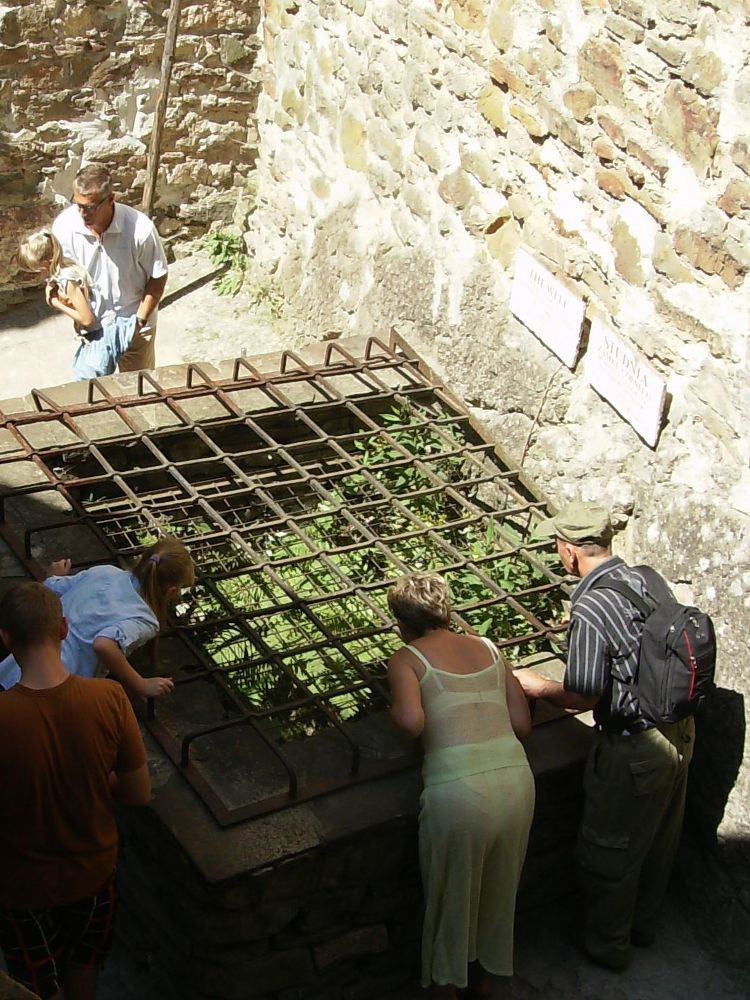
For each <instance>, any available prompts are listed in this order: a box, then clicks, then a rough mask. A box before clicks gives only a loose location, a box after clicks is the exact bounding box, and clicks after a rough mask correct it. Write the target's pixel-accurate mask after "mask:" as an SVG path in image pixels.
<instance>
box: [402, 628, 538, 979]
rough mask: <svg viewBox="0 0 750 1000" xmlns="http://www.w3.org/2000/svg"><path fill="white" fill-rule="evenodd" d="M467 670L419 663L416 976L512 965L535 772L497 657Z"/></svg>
mask: <svg viewBox="0 0 750 1000" xmlns="http://www.w3.org/2000/svg"><path fill="white" fill-rule="evenodd" d="M484 641H485V642H486V644H487V646H488V647H489V649H490V650H491V651H492V653H493V656H494V660H493V662H492V663H491V664H490V666H489V667H487V668H485V669H484V670H479V671H476V672H475V673H472V674H453V673H450V672H448V671H445V670H437V669H436V668H435V667H433V666H432V664H431V663H430V662H429V660H428V659H427V658H426V657H425V656H424V655H423V654H422V653H421V652H420V651H419V650H418V649H416V648H415V647H414V646H408V647H407V648H408V649H409V650H410V651H411V652H412V653H414V654H415V656H417V657H418V659H419V660H420V661H421V662H422V663H423V664H424V667H425V672H424V675H423V676H422V678H421V681H420V685H421V695H422V707H423V709H424V713H425V726H424V731H423V734H422V740H423V743H424V750H425V757H424V765H423V779H424V791H423V792H422V798H421V802H420V805H421V810H420V815H419V857H420V867H421V871H422V882H423V885H424V894H425V918H424V926H423V931H422V985H423V986H429V985H430V983H433V982H434V983H438V984H440V985H446V984H449V983H452V984H453V985H455V986H457V987H465V986H466V984H467V973H466V967H467V965H468V963H469V962H473V961H475V960H477V959H478V960H479V962H481V964H482V966H483V967H484V968H485V969H486V970H487V972H490V973H493V974H494V975H498V976H510V975H512V974H513V920H514V913H515V903H516V891H517V889H518V881H519V878H520V874H521V868H522V867H523V862H524V858H525V856H526V845H527V842H528V836H529V828H530V826H531V819H532V814H533V811H534V778H533V776H532V773H531V768H530V767H529V763H528V761H527V759H526V754H525V752H524V749H523V747H522V746H521V744H520V742H519V741H518V739H517V738H516V736H515V734H514V733H513V729H512V726H511V723H510V715H509V712H508V705H507V700H506V692H505V667H504V665H503V662H502V660H501V659H500V657H499V655H498V653H497V650H496V649H495V647H494V646H493V645H492V643H490V642H489V641H488V640H484Z"/></svg>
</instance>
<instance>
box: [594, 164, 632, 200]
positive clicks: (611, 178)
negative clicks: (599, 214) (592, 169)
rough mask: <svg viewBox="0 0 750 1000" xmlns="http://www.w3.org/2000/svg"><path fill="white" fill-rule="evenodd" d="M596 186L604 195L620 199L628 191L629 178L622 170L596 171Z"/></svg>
mask: <svg viewBox="0 0 750 1000" xmlns="http://www.w3.org/2000/svg"><path fill="white" fill-rule="evenodd" d="M596 184H597V187H599V188H601V190H602V191H604V192H605V194H609V195H612V197H613V198H617V199H622V198H624V197H625V195H626V194H627V193H628V192H629V190H630V178H629V177H628V176H627V174H626V173H625V171H624V170H622V169H619V170H597V171H596Z"/></svg>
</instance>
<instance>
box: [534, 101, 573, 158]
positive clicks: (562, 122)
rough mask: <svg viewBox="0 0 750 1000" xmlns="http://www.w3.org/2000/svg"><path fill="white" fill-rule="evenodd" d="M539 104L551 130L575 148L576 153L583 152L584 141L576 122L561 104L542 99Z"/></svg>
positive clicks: (562, 140)
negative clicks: (564, 110)
mask: <svg viewBox="0 0 750 1000" xmlns="http://www.w3.org/2000/svg"><path fill="white" fill-rule="evenodd" d="M537 106H538V108H539V111H540V112H541V114H542V115H543V116H544V120H545V122H546V123H547V128H548V130H549V132H550V133H551V134H552V135H556V136H557V137H558V139H560V141H561V142H562V143H564V144H565V145H566V146H568V147H569V148H570V149H574V150H575V151H576V153H583V151H584V141H583V139H582V138H581V130H580V129H579V128H578V126H577V124H576V122H575V121H574V120H571V118H570V117H569V116H568V115H567V114H565V112H563V111H562V109H561V108H560V107H559V105H557V104H553V103H552V101H547V100H540V101H539V102H538V105H537Z"/></svg>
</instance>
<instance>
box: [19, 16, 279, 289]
mask: <svg viewBox="0 0 750 1000" xmlns="http://www.w3.org/2000/svg"><path fill="white" fill-rule="evenodd" d="M168 8H169V2H168V0H97V2H95V3H89V2H84V0H74V2H72V3H62V2H60V0H34V2H33V3H32V2H30V0H25V2H22V3H14V4H10V5H6V6H0V67H1V69H0V108H1V109H2V110H0V252H1V253H2V257H3V259H4V260H6V261H9V260H10V259H11V257H12V254H13V252H14V251H15V249H16V246H17V242H18V238H19V235H22V234H23V233H25V232H26V231H28V230H29V229H31V228H33V227H35V226H38V225H41V224H44V223H46V222H48V221H49V220H50V219H51V218H52V217H53V216H54V215H55V214H56V212H57V211H58V210H59V208H60V206H61V205H62V204H63V203H64V202H63V200H64V199H67V198H69V197H70V195H71V192H72V181H73V177H74V175H75V173H76V171H77V170H78V169H79V167H80V166H81V165H82V164H83V163H85V162H93V161H98V162H102V163H105V164H106V165H107V166H108V167H109V168H110V169H111V170H112V171H113V172H114V174H115V176H116V181H117V187H118V193H119V195H120V196H121V197H122V199H123V200H124V201H126V202H128V203H129V204H132V205H135V206H138V205H139V204H140V201H141V197H142V194H143V185H144V180H145V168H146V158H147V152H148V144H149V141H150V136H151V130H152V123H153V117H154V107H155V103H156V95H157V89H158V84H159V75H160V66H161V58H162V51H163V47H164V34H165V29H166V15H167V11H168ZM259 16H260V11H259V5H258V2H257V0H216V2H214V3H211V4H205V3H194V2H190V0H185V2H184V3H183V4H182V12H181V17H180V28H179V34H178V38H177V48H176V53H175V64H174V68H173V72H172V83H171V88H170V99H169V105H168V109H167V116H166V121H165V126H164V133H163V139H162V157H161V164H160V174H159V180H158V185H157V195H156V204H155V217H156V220H157V222H158V225H159V228H160V231H161V232H162V234H163V235H167V236H168V235H171V234H185V235H187V234H190V233H193V234H194V233H196V232H201V231H204V230H205V229H206V228H207V227H208V225H209V223H211V222H213V221H215V220H232V218H233V217H234V214H235V211H236V209H237V206H238V202H240V203H241V202H242V201H243V199H246V198H247V194H248V192H247V190H246V188H247V185H248V176H249V175H250V173H251V171H252V168H253V164H254V161H255V155H256V154H255V148H256V134H255V129H254V111H255V105H256V101H257V90H258V85H257V81H256V78H255V76H254V74H253V66H254V63H255V59H256V54H257V48H258V44H259V41H258V37H257V26H258V20H259ZM19 284H23V279H19V276H18V275H17V273H16V271H15V269H14V268H13V267H12V266H11V267H10V268H6V269H5V270H4V274H3V277H2V278H0V303H2V301H3V300H4V299H5V300H6V301H7V299H8V298H10V297H11V296H12V293H13V291H14V290H15V289H17V288H18V286H19Z"/></svg>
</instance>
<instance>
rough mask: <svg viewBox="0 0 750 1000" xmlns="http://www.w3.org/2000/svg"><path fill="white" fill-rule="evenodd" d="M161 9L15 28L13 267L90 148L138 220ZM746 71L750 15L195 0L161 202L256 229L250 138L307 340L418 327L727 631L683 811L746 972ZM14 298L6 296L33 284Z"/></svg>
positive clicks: (515, 4)
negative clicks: (577, 312)
mask: <svg viewBox="0 0 750 1000" xmlns="http://www.w3.org/2000/svg"><path fill="white" fill-rule="evenodd" d="M166 6H167V5H166V2H165V0H154V2H147V0H129V2H126V0H116V2H109V0H100V2H97V3H84V2H82V0H75V2H71V3H60V2H58V0H41V2H34V3H31V2H28V0H27V2H23V3H16V4H10V5H5V6H0V68H1V72H0V96H1V97H2V102H0V109H2V110H0V180H1V181H2V184H0V205H1V206H2V211H1V212H0V249H1V250H2V252H3V259H4V260H6V261H8V260H9V259H10V247H11V244H12V242H13V241H14V240H15V238H16V236H17V233H18V230H19V229H25V228H29V227H30V226H32V225H37V224H39V223H40V222H43V221H46V220H47V219H48V218H49V217H51V215H52V214H54V211H55V206H54V202H55V200H56V198H58V197H59V196H60V195H67V194H68V193H69V188H70V182H71V180H72V176H73V174H74V173H75V170H76V169H77V167H78V165H79V164H80V162H81V161H82V159H83V158H84V157H86V158H88V159H102V160H104V161H106V162H107V163H108V164H109V165H110V166H112V167H113V168H114V170H115V171H116V173H117V175H118V178H119V179H120V181H121V184H122V186H123V196H124V197H125V198H126V200H130V201H133V202H135V201H137V199H138V198H139V197H140V189H141V186H142V184H143V171H144V167H145V154H146V145H147V141H148V136H149V134H150V128H151V121H152V118H153V103H154V98H155V91H156V85H157V75H158V66H159V59H160V55H161V47H162V40H163V34H164V18H165V11H166ZM259 17H260V28H259V33H256V25H257V23H258V19H259ZM259 46H260V51H259V50H258V47H259ZM256 55H257V58H256ZM749 55H750V0H408V2H407V0H317V2H312V0H296V2H292V0H262V2H250V0H216V2H215V3H212V4H210V5H208V4H203V3H190V2H186V3H184V4H183V14H182V21H181V32H180V41H179V47H178V53H177V65H176V67H175V72H174V76H173V87H172V95H171V102H170V109H169V115H168V118H167V129H166V132H165V140H164V156H163V158H162V164H163V171H162V177H161V180H160V187H159V189H158V192H157V211H158V214H159V217H160V219H161V221H160V225H161V227H162V231H164V232H169V231H170V230H180V229H183V228H190V227H195V226H205V225H206V224H207V223H208V222H210V221H213V220H214V219H217V218H219V219H231V218H233V217H235V206H236V204H237V202H238V199H239V198H240V196H241V194H242V192H243V190H244V188H245V187H246V185H247V181H248V176H249V173H250V170H251V168H252V166H253V164H254V162H255V158H256V139H255V129H256V126H257V130H258V142H257V145H258V147H259V148H258V160H257V174H256V178H255V184H256V185H257V192H258V193H257V210H256V211H255V213H254V215H253V217H252V221H251V228H250V231H249V232H248V234H247V241H248V245H249V246H250V248H251V249H252V251H253V253H254V255H255V258H256V261H255V266H256V267H258V268H259V269H260V270H261V271H265V272H266V273H267V274H268V275H270V274H274V275H275V277H276V279H277V280H278V281H279V282H280V284H281V286H282V287H283V290H284V293H285V297H286V299H287V311H286V316H287V317H289V321H290V322H291V323H293V324H294V325H295V327H296V332H297V333H298V334H300V335H302V336H304V337H306V338H308V339H315V338H317V337H320V336H322V335H326V336H330V335H331V334H332V332H334V333H335V332H339V331H340V332H341V333H343V334H349V333H372V332H380V333H382V334H387V332H388V329H389V327H390V326H391V325H392V324H395V325H397V326H399V327H400V328H402V329H403V330H404V331H405V332H407V333H408V335H409V337H410V338H411V339H412V340H413V341H414V342H415V344H416V346H418V348H419V349H420V350H421V351H422V352H423V353H424V354H425V355H426V356H428V357H429V359H430V360H431V361H432V363H433V364H434V365H435V367H436V368H437V370H438V371H439V372H441V373H442V374H443V376H444V377H445V379H446V381H447V382H448V384H449V385H450V386H451V388H453V389H454V390H455V391H456V392H457V393H459V394H460V395H462V396H463V397H464V399H465V400H467V401H468V403H469V404H470V405H471V406H472V407H473V409H474V413H475V415H476V416H477V417H478V418H479V419H480V420H481V421H483V423H484V424H485V427H486V429H487V431H488V432H489V434H490V435H492V436H493V437H494V438H495V439H497V440H498V441H501V442H502V443H503V444H504V445H505V447H506V449H507V450H508V451H509V452H510V453H511V455H513V456H515V458H516V459H518V460H521V459H523V464H524V468H525V470H526V472H527V473H528V474H529V475H530V476H531V477H532V478H534V479H535V480H536V481H537V482H538V483H539V485H540V487H541V488H542V490H543V491H544V492H545V493H546V494H547V495H548V496H549V497H550V498H552V499H553V500H555V501H557V502H559V503H561V502H563V501H564V500H566V499H568V498H570V497H574V496H581V497H584V498H593V497H599V496H604V497H606V498H608V499H609V500H611V501H612V502H613V503H615V504H618V505H619V507H620V508H621V510H622V511H623V513H624V514H626V515H629V517H628V518H627V527H626V529H625V531H624V533H623V536H622V546H621V551H622V553H623V554H624V555H625V556H626V557H629V558H636V559H641V560H648V561H649V562H652V563H653V564H654V565H656V566H657V567H658V568H659V569H661V570H663V571H664V572H665V573H666V575H667V576H668V577H669V578H670V579H671V580H672V581H673V582H674V583H675V584H676V586H677V590H678V593H679V595H680V596H681V597H682V598H683V599H692V600H694V601H696V602H698V603H699V604H701V605H702V606H703V607H704V608H705V609H706V610H708V611H709V612H710V613H711V614H712V615H714V617H715V619H716V622H717V625H718V630H719V639H720V643H721V648H720V668H719V685H720V689H721V690H720V693H719V696H718V697H717V699H716V700H715V702H714V705H713V708H712V709H711V711H710V712H709V713H708V715H707V717H706V718H705V719H704V720H702V725H701V728H702V733H701V742H700V744H699V751H700V752H699V755H698V760H696V762H695V765H694V768H693V771H694V779H695V780H694V781H693V800H692V802H691V818H692V819H693V821H694V822H693V828H694V829H697V830H699V831H701V832H702V835H703V842H702V843H703V847H705V848H707V847H710V846H711V844H712V842H713V841H714V840H715V839H716V831H717V828H718V837H719V846H720V849H721V856H722V857H723V858H724V859H725V860H730V861H731V860H732V859H733V858H737V859H738V863H737V864H736V865H735V866H734V867H733V869H732V875H731V877H729V878H725V877H724V876H723V875H722V870H720V869H715V871H714V876H713V882H712V885H711V891H710V893H707V894H705V895H704V896H702V897H701V903H702V909H703V912H704V914H705V917H706V926H707V928H708V929H709V931H711V932H712V933H713V934H714V936H715V938H716V943H717V946H718V947H721V948H723V950H724V951H725V952H726V953H728V955H729V957H731V958H734V959H738V958H740V957H741V955H742V954H743V952H742V949H743V948H744V949H745V951H744V955H745V956H746V957H748V958H749V959H750V956H748V948H749V947H750V945H749V944H748V942H749V941H750V934H747V933H745V932H744V931H743V930H742V928H743V927H745V926H747V925H746V924H743V923H742V921H740V920H739V919H738V918H739V917H744V918H745V919H746V920H747V919H748V913H750V876H748V874H747V871H748V866H747V864H746V863H745V865H744V867H743V865H742V863H741V862H742V860H743V851H745V850H746V848H743V843H744V844H747V841H748V833H750V767H748V766H747V765H744V766H743V765H742V763H741V762H742V756H743V751H744V742H745V731H746V720H747V704H746V702H747V701H748V698H749V697H750V684H749V680H748V679H749V677H750V667H749V666H748V639H747V636H748V631H749V626H750V611H749V610H748V609H749V608H750V561H749V558H748V557H749V555H750V468H749V465H750V440H749V439H748V435H747V433H746V424H747V417H748V414H749V413H750V391H749V389H748V379H747V331H748V325H749V324H748V321H749V319H750V288H749V287H748V280H747V271H748V268H749V267H750V240H748V231H749V230H750V124H748V108H749V107H750V65H749V64H750V59H749V58H748V56H749ZM256 74H258V75H257V76H256ZM257 79H262V81H263V89H262V93H260V95H258V94H257V83H256V80H257ZM521 246H524V247H526V248H527V249H528V250H530V251H531V252H532V253H533V254H534V255H535V257H536V258H537V259H538V260H540V261H542V262H543V263H545V265H546V266H547V267H548V268H549V269H550V270H552V271H554V272H555V273H556V274H557V275H558V276H560V277H561V278H562V279H564V280H565V282H566V284H567V286H568V287H569V288H571V289H572V290H573V291H574V292H575V293H576V294H577V295H579V296H580V297H581V298H582V299H584V301H585V303H586V310H587V316H588V318H589V319H591V318H592V317H593V316H594V315H597V316H603V317H604V318H605V319H606V321H607V323H608V324H609V325H610V326H612V327H613V328H614V329H615V330H616V331H617V333H618V334H619V335H620V336H621V337H622V338H623V340H624V341H625V342H626V343H627V344H629V345H630V346H631V347H632V348H633V350H635V351H636V352H638V354H639V356H643V357H644V358H646V359H648V360H649V361H650V363H651V364H652V365H653V366H654V368H655V369H656V370H657V372H658V373H660V374H661V376H662V377H663V378H664V379H665V380H666V384H667V389H668V393H669V401H668V409H667V414H666V421H665V425H664V427H663V429H662V432H661V435H660V437H659V440H658V443H657V445H656V447H655V448H651V447H648V446H647V445H646V444H645V443H644V442H643V441H642V440H641V439H640V438H639V437H638V435H637V434H636V433H635V432H634V431H633V430H632V428H631V427H630V426H629V425H628V424H627V423H626V422H624V421H623V420H622V419H621V418H620V417H619V416H618V415H617V414H616V413H615V411H614V410H613V409H612V408H611V407H610V405H609V404H608V403H607V402H606V401H605V400H603V399H602V398H600V397H599V396H598V395H597V394H596V393H595V392H594V390H593V389H592V388H591V386H590V385H589V383H588V381H587V379H586V378H585V377H584V369H585V355H586V352H585V350H584V351H583V361H581V362H579V363H578V365H577V366H575V367H574V368H573V369H572V370H570V369H568V368H567V367H566V366H565V365H561V364H560V363H559V362H558V360H557V359H556V358H555V357H554V356H553V355H552V354H551V353H550V352H549V351H548V350H547V348H545V347H544V346H543V345H542V344H541V343H540V342H539V341H538V340H537V339H536V338H535V337H534V336H533V335H532V334H531V333H530V332H529V331H528V330H527V329H526V328H525V327H523V326H522V325H521V324H520V323H518V322H517V321H516V320H515V319H513V317H512V316H511V314H510V313H509V309H508V302H509V296H510V289H511V282H512V277H513V273H514V265H515V261H516V253H517V250H518V248H519V247H521ZM0 286H1V287H0V302H1V301H2V298H3V293H4V289H5V291H12V290H14V289H15V288H16V287H17V279H16V276H14V275H13V272H12V269H6V273H5V276H4V277H3V279H2V281H1V282H0ZM745 861H746V859H745ZM685 881H686V883H687V882H688V880H685ZM694 882H696V876H695V875H693V876H692V877H691V880H690V882H689V884H691V885H692V884H693V883H694ZM696 891H697V892H700V887H697V888H696ZM732 920H733V921H734V927H735V933H734V934H732V933H729V932H728V931H727V927H728V926H729V923H730V922H731V921H732Z"/></svg>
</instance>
